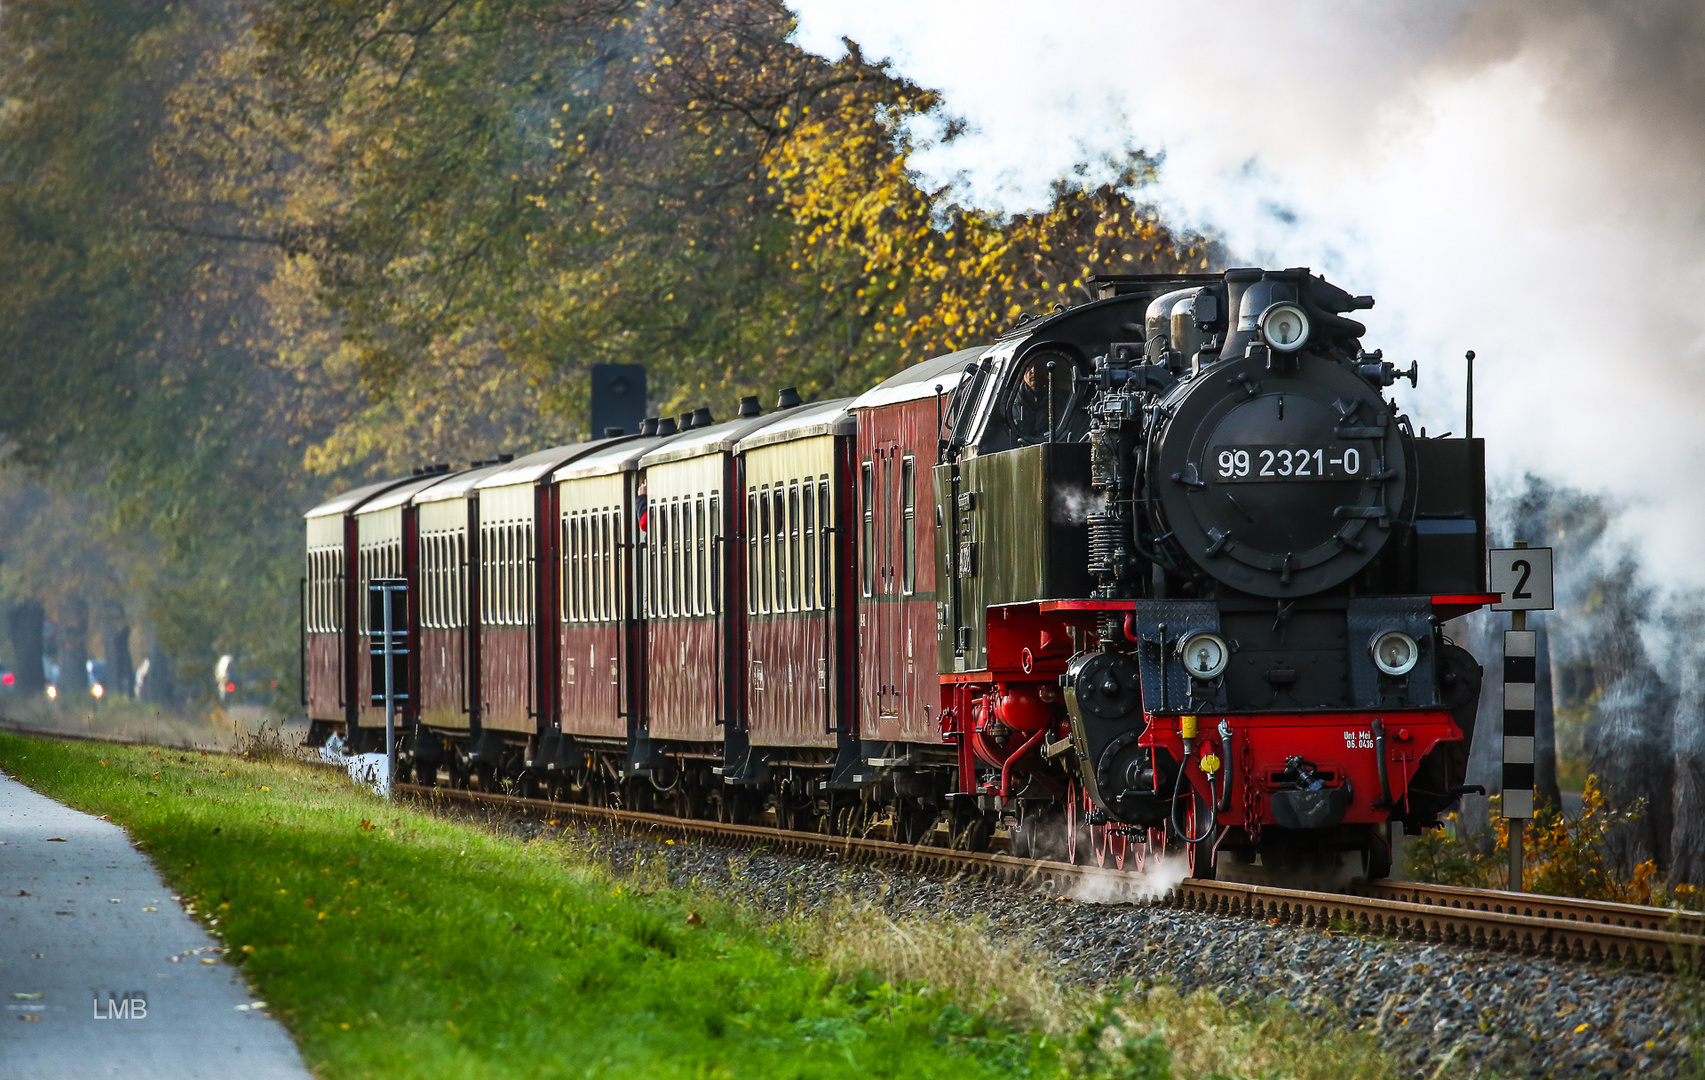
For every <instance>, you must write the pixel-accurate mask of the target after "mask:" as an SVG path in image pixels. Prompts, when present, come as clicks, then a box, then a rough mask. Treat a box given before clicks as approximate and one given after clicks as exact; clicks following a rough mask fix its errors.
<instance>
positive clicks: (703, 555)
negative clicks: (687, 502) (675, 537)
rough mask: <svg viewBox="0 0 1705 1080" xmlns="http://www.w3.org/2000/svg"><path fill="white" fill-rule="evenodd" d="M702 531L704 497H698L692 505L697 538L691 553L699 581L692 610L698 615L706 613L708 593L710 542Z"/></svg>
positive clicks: (694, 533)
mask: <svg viewBox="0 0 1705 1080" xmlns="http://www.w3.org/2000/svg"><path fill="white" fill-rule="evenodd" d="M704 529H705V520H704V496H703V495H700V496H699V497H698V499H697V500H696V501H695V502H694V503H693V535H694V536H695V537H697V539H696V540H695V541H694V543H695V544H696V545H697V547H696V549H695V551H694V553H693V564H694V565H695V566H697V567H698V579H699V588H698V592H697V593H695V594H694V597H695V599H694V603H693V610H694V611H696V612H698V613H699V614H700V615H703V614H705V613H706V611H707V605H706V603H705V598H706V594H707V593H709V592H710V589H709V588H708V584H709V583H708V582H707V581H706V580H705V578H706V577H707V576H708V575H709V571H710V559H709V558H708V557H707V556H709V554H710V550H709V549H710V542H709V538H708V537H707V536H705V531H704Z"/></svg>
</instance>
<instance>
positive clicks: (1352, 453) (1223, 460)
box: [1204, 443, 1368, 484]
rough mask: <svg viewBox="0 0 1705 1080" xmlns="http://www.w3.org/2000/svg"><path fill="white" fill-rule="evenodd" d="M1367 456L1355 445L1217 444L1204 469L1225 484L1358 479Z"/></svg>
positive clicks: (1363, 470) (1364, 470)
mask: <svg viewBox="0 0 1705 1080" xmlns="http://www.w3.org/2000/svg"><path fill="white" fill-rule="evenodd" d="M1367 467H1368V462H1367V456H1366V455H1365V454H1363V453H1362V451H1360V450H1358V449H1357V448H1356V447H1354V446H1339V445H1337V444H1335V443H1333V444H1328V445H1326V446H1216V447H1214V448H1213V449H1211V450H1209V451H1208V468H1207V469H1206V470H1204V471H1206V472H1207V473H1209V475H1211V476H1213V478H1214V479H1216V480H1218V481H1219V482H1220V483H1222V484H1247V483H1256V482H1271V481H1276V480H1356V479H1360V478H1361V477H1362V476H1365V475H1366V474H1367Z"/></svg>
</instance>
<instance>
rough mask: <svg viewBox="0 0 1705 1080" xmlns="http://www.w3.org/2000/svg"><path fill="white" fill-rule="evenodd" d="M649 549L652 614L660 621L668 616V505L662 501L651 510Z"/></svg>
mask: <svg viewBox="0 0 1705 1080" xmlns="http://www.w3.org/2000/svg"><path fill="white" fill-rule="evenodd" d="M651 547H652V554H651V570H652V574H653V576H652V579H651V588H652V591H653V593H654V595H653V597H652V601H651V603H652V607H653V608H654V609H655V610H654V611H653V612H652V614H654V615H656V616H657V617H658V618H659V619H661V618H662V617H663V616H665V615H667V614H669V586H668V580H669V578H668V570H669V504H668V503H666V502H664V501H663V500H662V499H658V500H657V502H656V503H655V504H654V505H653V506H652V508H651Z"/></svg>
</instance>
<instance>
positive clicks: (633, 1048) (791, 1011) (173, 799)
mask: <svg viewBox="0 0 1705 1080" xmlns="http://www.w3.org/2000/svg"><path fill="white" fill-rule="evenodd" d="M0 768H4V769H5V770H6V771H7V772H9V773H10V774H12V775H13V776H15V777H18V778H19V779H21V780H23V781H25V782H26V783H28V784H30V785H31V786H32V787H35V788H36V789H37V790H40V791H43V792H45V793H46V794H48V795H51V796H52V797H54V798H56V799H59V800H61V801H62V802H65V803H68V804H70V805H72V806H76V807H79V808H81V809H85V810H88V811H91V812H93V813H97V814H105V815H107V816H109V817H110V818H111V819H112V820H113V821H115V822H117V823H119V824H121V825H123V826H124V827H125V828H127V829H128V830H129V831H130V834H131V835H132V837H134V838H135V839H136V840H137V841H139V842H140V844H141V845H142V846H143V847H144V848H145V850H147V851H148V853H149V854H150V855H151V856H152V857H153V859H154V862H155V864H156V865H157V866H158V867H159V868H160V870H161V872H162V873H163V874H164V875H165V877H166V879H167V881H168V882H169V883H170V884H171V885H172V887H173V888H174V890H176V891H177V892H178V893H179V894H180V895H181V896H183V897H184V898H185V899H186V900H191V901H192V902H193V905H194V912H195V914H196V916H197V917H198V918H200V919H202V920H203V921H204V922H207V923H209V925H210V926H211V929H212V930H213V932H214V933H216V934H217V935H219V936H220V937H221V938H222V939H223V940H224V941H225V943H226V944H227V946H228V947H229V950H230V951H229V953H228V958H229V959H230V960H231V961H232V962H234V963H239V964H241V965H243V966H244V968H245V969H246V972H247V975H248V978H249V979H250V981H251V982H252V984H253V985H254V987H255V989H256V991H257V993H259V994H260V995H261V996H262V997H263V998H264V999H265V1000H266V1001H267V1002H268V1009H269V1011H271V1012H272V1013H273V1014H274V1015H276V1016H278V1017H279V1018H280V1019H282V1020H283V1021H284V1023H285V1024H286V1025H287V1026H288V1027H289V1028H290V1030H291V1031H292V1033H293V1034H294V1035H295V1036H296V1038H297V1040H298V1041H299V1042H300V1043H301V1046H302V1050H303V1056H304V1058H305V1060H306V1061H307V1063H308V1064H309V1065H310V1066H311V1067H313V1068H314V1069H316V1071H317V1072H318V1074H319V1075H320V1076H323V1077H325V1078H327V1080H337V1078H343V1077H361V1076H375V1077H385V1078H389V1077H432V1078H450V1077H470V1078H472V1077H479V1078H487V1077H495V1078H502V1077H554V1076H575V1077H647V1078H650V1077H660V1078H666V1077H695V1078H708V1077H764V1078H771V1077H777V1078H782V1077H801V1078H803V1077H813V1078H816V1077H825V1078H827V1077H841V1076H845V1077H858V1078H860V1080H868V1078H877V1077H935V1076H951V1077H953V1078H955V1080H973V1078H977V1077H1036V1078H1045V1077H1055V1076H1059V1077H1066V1076H1072V1077H1120V1078H1125V1080H1168V1078H1170V1077H1173V1076H1178V1077H1198V1076H1199V1077H1233V1076H1236V1077H1243V1076H1252V1077H1253V1076H1260V1077H1281V1076H1282V1077H1295V1078H1299V1080H1312V1078H1317V1077H1318V1078H1322V1080H1324V1078H1329V1077H1330V1078H1338V1077H1369V1078H1372V1077H1382V1076H1389V1075H1392V1073H1391V1072H1390V1070H1389V1065H1390V1063H1389V1061H1388V1060H1387V1059H1386V1058H1384V1057H1383V1055H1381V1054H1380V1052H1379V1050H1378V1047H1377V1045H1376V1044H1375V1043H1374V1041H1373V1038H1372V1036H1371V1035H1370V1034H1369V1033H1366V1032H1356V1031H1346V1030H1342V1029H1335V1028H1329V1027H1326V1026H1323V1025H1320V1024H1318V1023H1315V1022H1312V1021H1307V1020H1305V1019H1303V1018H1302V1017H1300V1016H1298V1015H1297V1014H1296V1013H1295V1012H1294V1011H1293V1010H1291V1009H1289V1008H1288V1007H1287V1006H1285V1005H1283V1004H1282V1003H1270V1004H1268V1005H1266V1006H1263V1007H1260V1008H1257V1009H1253V1010H1249V1009H1242V1008H1237V1007H1231V1006H1225V1005H1221V1004H1220V1003H1219V1002H1218V1001H1216V1000H1215V999H1214V998H1213V996H1212V995H1211V994H1206V993H1201V994H1197V995H1194V996H1190V997H1184V996H1180V995H1177V994H1174V993H1172V992H1170V991H1167V990H1165V989H1164V988H1162V989H1160V990H1158V991H1154V992H1150V993H1147V994H1134V995H1129V996H1126V995H1120V994H1113V995H1093V994H1089V993H1084V992H1073V991H1066V990H1063V989H1062V988H1061V987H1060V985H1059V983H1058V981H1057V980H1056V979H1055V978H1054V977H1053V975H1052V974H1051V973H1050V972H1047V971H1045V970H1044V969H1043V968H1042V967H1040V966H1039V965H1038V964H1037V963H1036V962H1035V960H1034V958H1033V957H1031V956H1029V955H1027V954H1026V953H1025V952H1024V950H1023V949H1022V947H1021V946H1012V945H1005V946H1003V945H999V944H995V943H992V942H990V940H989V936H988V935H987V934H985V933H984V932H983V931H982V929H981V928H980V927H976V926H962V925H953V924H946V923H943V922H941V921H940V920H927V919H925V920H907V921H903V922H895V921H892V920H889V919H887V918H885V917H883V916H881V915H880V914H878V913H875V912H872V911H869V910H857V909H848V908H844V907H843V908H834V909H831V910H830V911H827V912H823V913H819V914H817V915H806V916H802V917H800V918H797V919H794V920H784V921H783V922H782V923H780V924H778V925H774V926H768V927H766V926H762V925H759V924H758V923H757V922H755V920H754V919H753V917H752V916H751V915H749V914H748V913H747V912H746V911H745V910H744V909H742V908H740V907H739V906H737V905H734V904H731V903H728V902H725V901H723V900H720V899H717V898H715V897H714V896H712V895H711V894H709V893H705V892H699V891H696V890H680V889H671V888H668V887H667V886H666V885H664V884H662V883H660V881H659V880H657V876H656V875H654V874H648V873H647V872H645V871H644V870H643V868H642V869H641V871H640V872H638V873H635V874H633V875H629V876H628V877H625V878H616V877H613V876H611V875H610V874H609V873H607V872H606V871H605V870H604V869H603V868H602V867H600V866H599V865H597V864H596V863H594V862H593V861H592V860H591V859H589V858H588V857H586V856H585V855H584V854H583V853H582V852H580V851H579V850H578V849H577V848H576V847H575V845H573V844H571V843H566V842H561V841H556V840H534V841H529V842H521V841H518V840H516V839H515V838H513V837H509V836H503V835H498V834H497V833H496V832H494V831H493V830H490V829H487V828H484V827H481V826H480V825H479V824H477V823H470V822H464V821H456V820H450V819H445V818H438V817H434V816H432V815H429V814H425V813H422V812H419V811H417V810H414V809H412V808H411V807H410V806H409V805H408V804H389V803H385V802H383V801H381V800H379V799H377V798H374V797H373V796H371V795H370V794H367V793H365V792H363V791H361V790H358V789H356V788H354V787H353V786H351V785H350V784H349V783H348V782H347V781H346V780H345V779H344V778H343V777H342V776H341V775H339V774H334V773H329V772H326V771H323V770H319V769H312V768H308V767H304V766H302V765H298V764H294V763H292V762H289V761H277V760H272V761H244V760H241V759H232V758H229V757H222V756H218V755H212V756H207V755H201V754H197V753H194V752H184V751H175V750H148V749H142V748H128V747H115V746H103V745H99V744H79V743H63V742H48V741H41V740H30V739H23V738H17V737H13V736H8V735H3V734H0ZM213 920H217V922H216V923H215V922H213Z"/></svg>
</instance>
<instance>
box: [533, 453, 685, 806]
mask: <svg viewBox="0 0 1705 1080" xmlns="http://www.w3.org/2000/svg"><path fill="white" fill-rule="evenodd" d="M673 426H674V425H673V424H671V425H670V427H673ZM675 437H676V433H675V432H673V431H671V432H670V433H669V434H667V435H662V436H659V435H655V434H651V435H642V436H640V437H636V438H632V439H623V440H619V441H617V442H615V443H614V444H612V445H610V446H606V447H604V448H603V449H601V450H598V451H597V452H595V453H591V454H587V455H586V456H584V457H582V458H578V459H577V460H575V461H574V462H572V463H570V464H568V465H565V466H562V467H561V468H559V469H557V470H556V472H555V473H554V474H553V476H552V478H551V479H552V483H554V484H555V485H556V506H557V526H556V529H557V545H558V551H559V553H560V555H559V562H560V574H559V581H560V585H559V588H558V597H557V610H558V621H559V622H560V623H561V631H560V634H559V638H558V645H557V648H558V658H557V664H556V672H557V675H556V678H557V696H558V702H559V705H558V711H557V723H556V724H554V725H547V726H546V727H545V729H544V731H543V732H542V734H541V736H540V745H539V750H538V752H537V754H536V755H535V756H534V760H533V771H534V773H535V775H536V776H537V777H538V778H539V781H540V782H541V784H542V785H543V786H545V787H547V788H548V790H549V791H550V792H551V793H552V794H555V795H559V796H562V797H572V796H578V797H582V798H588V799H592V800H594V801H598V802H604V801H607V800H608V799H609V797H610V793H611V792H612V791H614V790H616V789H619V788H620V786H621V785H622V783H623V780H624V778H625V777H628V776H631V775H633V774H634V771H635V769H634V765H635V759H636V758H637V759H639V760H649V759H650V756H651V755H650V753H649V748H648V745H647V743H646V725H645V720H644V717H645V713H646V689H647V684H646V680H645V678H644V672H645V667H646V660H645V657H646V651H645V650H646V645H647V639H646V614H645V612H646V609H645V605H644V604H643V603H642V602H641V598H642V596H643V592H642V590H643V573H644V563H643V561H642V560H641V559H640V558H639V557H638V555H639V553H640V552H641V551H642V548H641V546H640V544H641V539H642V535H641V532H640V524H639V514H638V511H637V507H638V505H639V501H640V469H639V462H640V459H641V458H643V457H644V456H645V455H647V454H649V453H651V452H652V451H654V450H656V449H657V448H658V447H660V446H663V445H665V444H667V443H668V442H670V441H671V440H672V439H674V438H675Z"/></svg>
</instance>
